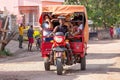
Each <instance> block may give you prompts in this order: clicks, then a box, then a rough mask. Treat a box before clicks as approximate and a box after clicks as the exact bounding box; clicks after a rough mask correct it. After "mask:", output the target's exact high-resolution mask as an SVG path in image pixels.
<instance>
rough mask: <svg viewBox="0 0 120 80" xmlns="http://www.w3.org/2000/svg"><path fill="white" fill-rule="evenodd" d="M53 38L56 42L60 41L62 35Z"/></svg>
mask: <svg viewBox="0 0 120 80" xmlns="http://www.w3.org/2000/svg"><path fill="white" fill-rule="evenodd" d="M54 40H55V41H56V42H57V43H61V42H62V41H63V38H62V37H57V36H56V37H55V38H54Z"/></svg>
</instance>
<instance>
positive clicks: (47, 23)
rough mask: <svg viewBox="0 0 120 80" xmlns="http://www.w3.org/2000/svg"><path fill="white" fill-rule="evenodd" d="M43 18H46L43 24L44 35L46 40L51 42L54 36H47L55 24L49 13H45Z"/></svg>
mask: <svg viewBox="0 0 120 80" xmlns="http://www.w3.org/2000/svg"><path fill="white" fill-rule="evenodd" d="M43 18H44V21H43V24H42V28H43V36H44V37H46V38H44V40H45V41H46V42H49V41H50V40H52V38H47V36H48V35H49V34H50V33H51V32H52V31H53V24H52V22H51V18H50V17H49V15H45V16H44V17H43Z"/></svg>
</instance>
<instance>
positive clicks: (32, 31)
mask: <svg viewBox="0 0 120 80" xmlns="http://www.w3.org/2000/svg"><path fill="white" fill-rule="evenodd" d="M33 34H34V30H33V29H31V28H30V29H28V32H27V36H28V38H33Z"/></svg>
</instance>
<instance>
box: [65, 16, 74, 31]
mask: <svg viewBox="0 0 120 80" xmlns="http://www.w3.org/2000/svg"><path fill="white" fill-rule="evenodd" d="M70 16H71V15H70V14H69V15H67V16H66V22H65V25H66V26H67V27H68V30H69V32H71V28H72V27H73V25H72V23H71V22H70V21H71V17H70Z"/></svg>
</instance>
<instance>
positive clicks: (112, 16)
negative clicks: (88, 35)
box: [65, 0, 120, 27]
mask: <svg viewBox="0 0 120 80" xmlns="http://www.w3.org/2000/svg"><path fill="white" fill-rule="evenodd" d="M65 4H70V5H71V4H74V5H85V6H86V8H87V12H88V18H89V19H91V20H93V21H94V24H95V25H96V26H104V27H107V26H110V25H113V24H116V23H120V0H66V2H65Z"/></svg>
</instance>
